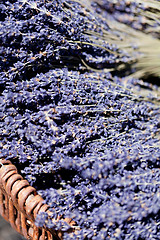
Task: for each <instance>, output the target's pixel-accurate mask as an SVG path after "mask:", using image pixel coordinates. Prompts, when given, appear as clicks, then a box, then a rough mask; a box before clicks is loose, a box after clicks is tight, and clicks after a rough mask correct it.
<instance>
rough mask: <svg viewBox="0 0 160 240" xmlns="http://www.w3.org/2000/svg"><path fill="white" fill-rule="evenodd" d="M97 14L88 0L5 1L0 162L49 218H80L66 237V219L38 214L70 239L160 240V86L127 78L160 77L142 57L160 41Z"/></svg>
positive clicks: (0, 31) (0, 39)
mask: <svg viewBox="0 0 160 240" xmlns="http://www.w3.org/2000/svg"><path fill="white" fill-rule="evenodd" d="M95 9H97V8H95V6H91V5H90V1H86V4H85V6H84V4H83V1H60V0H57V1H51V2H50V1H42V0H41V1H29V0H23V1H22V0H21V1H7V2H4V3H2V4H0V13H1V14H0V43H1V45H0V61H1V66H0V129H1V132H0V157H4V158H6V159H9V160H11V161H12V162H13V163H14V164H15V165H16V166H17V168H18V169H19V171H20V173H21V174H22V175H23V176H24V177H25V178H26V179H27V180H28V181H29V182H30V184H31V185H33V186H34V187H35V188H36V189H37V191H38V192H39V194H41V195H42V196H43V198H44V199H45V201H46V203H47V204H49V205H50V207H51V211H52V212H53V218H54V217H55V216H56V215H62V216H64V217H71V218H73V219H74V221H75V223H76V226H74V229H75V232H74V233H72V234H69V233H67V230H68V229H69V226H68V225H67V224H65V223H64V222H63V221H59V223H58V224H57V225H55V224H54V222H53V221H52V219H51V218H50V217H48V216H47V215H46V214H43V213H42V214H41V215H39V216H38V218H37V222H36V224H37V225H38V226H43V225H46V226H47V227H49V228H54V229H55V230H61V231H63V232H64V234H63V239H64V240H65V239H66V240H67V239H68V240H71V239H83V240H89V239H92V240H101V239H126V240H128V239H137V240H138V239H146V238H147V239H149V240H152V239H159V238H160V231H159V223H160V214H159V211H160V210H159V205H160V200H159V196H160V191H159V185H160V171H159V163H160V108H159V106H160V105H159V101H160V94H159V92H160V89H159V87H158V86H156V85H153V84H151V83H147V82H143V81H142V80H141V79H137V78H133V77H131V76H130V77H129V78H128V75H129V74H131V73H133V72H134V68H137V69H138V71H137V72H135V73H137V75H138V76H144V75H146V74H147V73H148V71H149V73H150V74H153V75H156V76H157V75H158V62H155V63H154V62H153V64H152V69H151V63H150V62H149V61H148V59H147V62H148V64H149V65H147V66H146V65H145V66H142V64H141V59H144V58H145V57H146V56H147V57H148V58H149V56H151V55H148V54H149V52H150V50H148V45H147V44H148V43H147V42H148V41H151V42H149V43H150V44H152V43H153V41H154V43H155V42H156V43H157V44H159V40H158V39H153V38H152V37H151V36H148V35H145V34H144V33H140V32H138V31H137V30H133V29H132V28H130V27H129V26H127V25H124V24H121V23H118V22H115V20H114V19H113V17H112V16H111V15H109V17H108V18H105V17H104V16H106V13H105V15H104V16H103V14H98V12H97V10H95ZM114 23H116V25H114ZM120 30H121V31H120ZM132 30H133V31H132ZM144 36H146V41H147V42H146V44H144V42H143V44H142V40H143V41H144ZM133 39H134V41H133ZM137 39H139V40H137ZM135 41H136V44H137V43H139V44H140V45H139V46H138V47H137V46H136V48H135V46H134V45H133V42H134V43H135ZM141 44H142V45H141ZM146 50H147V51H146ZM148 51H149V52H148ZM157 52H158V50H157ZM154 54H157V53H156V51H153V55H154ZM154 56H155V55H154ZM154 59H155V61H156V60H157V59H158V58H157V59H156V58H154ZM138 64H139V65H138ZM156 64H157V65H156ZM138 66H139V67H138ZM153 67H155V69H154V70H153ZM140 71H141V72H140ZM122 76H124V77H122ZM158 76H159V75H158ZM53 209H54V210H53Z"/></svg>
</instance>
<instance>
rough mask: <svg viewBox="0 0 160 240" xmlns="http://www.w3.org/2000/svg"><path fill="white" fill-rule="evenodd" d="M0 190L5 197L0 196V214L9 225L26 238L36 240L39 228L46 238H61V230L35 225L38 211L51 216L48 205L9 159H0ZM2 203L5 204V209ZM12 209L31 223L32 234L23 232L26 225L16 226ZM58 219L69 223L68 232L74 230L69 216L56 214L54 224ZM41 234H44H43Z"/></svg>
mask: <svg viewBox="0 0 160 240" xmlns="http://www.w3.org/2000/svg"><path fill="white" fill-rule="evenodd" d="M0 191H1V193H2V194H3V195H4V196H5V197H6V199H5V200H4V199H2V197H0V214H1V215H2V217H3V218H4V219H5V220H7V221H8V222H10V224H11V226H12V227H13V228H14V229H15V230H17V231H18V232H19V233H20V234H22V235H23V236H24V237H26V238H27V239H33V240H34V239H35V240H36V239H37V240H38V239H39V238H38V237H37V236H38V235H37V234H35V233H36V232H37V231H38V230H40V231H41V232H42V233H43V232H46V233H47V234H48V237H47V239H59V240H60V239H63V232H62V231H60V230H58V231H55V230H54V229H49V228H47V227H46V226H43V227H37V226H36V225H35V219H36V216H37V215H38V214H39V213H40V212H46V213H47V214H48V215H49V216H51V214H52V212H51V211H50V210H49V209H50V206H49V205H47V204H45V203H44V199H43V198H42V197H41V196H40V195H39V194H38V193H37V191H36V189H35V188H34V187H32V186H30V184H29V182H28V181H27V180H25V179H24V178H23V177H22V176H21V175H20V174H19V173H18V170H17V168H16V166H15V165H14V164H13V163H12V162H11V161H9V160H5V159H0ZM8 202H9V203H8ZM3 205H5V211H4V206H3ZM14 209H16V210H17V212H18V214H20V215H21V216H22V218H24V219H26V221H27V223H28V224H30V225H31V228H32V234H30V233H28V232H27V233H26V231H25V234H24V232H23V230H24V229H23V228H24V227H25V228H26V226H19V225H18V226H17V225H16V224H15V219H14V214H13V211H15V210H14ZM60 219H63V220H64V221H65V222H67V224H69V226H70V229H69V231H70V232H73V231H74V221H72V219H70V218H65V219H64V218H61V217H60V216H58V217H57V218H56V219H53V222H54V224H56V222H58V221H59V220H60ZM22 225H24V221H22ZM20 229H22V231H20ZM42 235H43V236H44V235H45V234H42ZM30 237H32V238H30ZM40 239H42V240H43V239H46V238H45V237H44V238H43V237H42V236H41V238H40Z"/></svg>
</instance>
